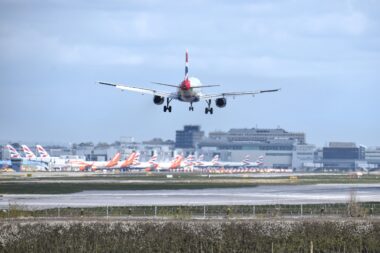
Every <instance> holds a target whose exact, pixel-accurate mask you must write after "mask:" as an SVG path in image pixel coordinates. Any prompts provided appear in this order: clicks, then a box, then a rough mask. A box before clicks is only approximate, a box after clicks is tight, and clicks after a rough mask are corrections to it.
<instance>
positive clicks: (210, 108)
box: [205, 99, 214, 114]
mask: <svg viewBox="0 0 380 253" xmlns="http://www.w3.org/2000/svg"><path fill="white" fill-rule="evenodd" d="M206 103H207V107H206V108H205V113H206V114H208V113H209V112H210V114H213V113H214V109H213V108H212V107H211V99H209V100H206Z"/></svg>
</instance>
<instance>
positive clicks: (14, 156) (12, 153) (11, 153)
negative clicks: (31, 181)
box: [6, 144, 21, 158]
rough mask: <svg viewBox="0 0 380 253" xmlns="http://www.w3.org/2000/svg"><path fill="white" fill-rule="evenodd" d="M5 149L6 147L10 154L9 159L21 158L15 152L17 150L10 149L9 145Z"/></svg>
mask: <svg viewBox="0 0 380 253" xmlns="http://www.w3.org/2000/svg"><path fill="white" fill-rule="evenodd" d="M6 147H7V149H8V151H9V153H10V157H11V158H21V155H20V153H19V152H17V150H16V149H15V148H14V147H12V146H11V145H9V144H8V145H7V146H6Z"/></svg>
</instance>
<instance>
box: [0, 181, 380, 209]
mask: <svg viewBox="0 0 380 253" xmlns="http://www.w3.org/2000/svg"><path fill="white" fill-rule="evenodd" d="M352 192H354V193H355V194H356V199H357V201H360V202H369V201H371V202H374V201H379V202H380V184H316V185H276V186H267V185H265V186H258V187H247V188H223V189H197V190H138V191H83V192H80V193H73V194H56V195H46V194H5V195H3V196H1V197H0V208H8V206H9V204H17V205H20V206H22V207H27V208H30V209H43V208H55V207H91V206H107V205H108V206H152V205H157V206H170V205H267V204H317V203H346V202H348V201H349V199H350V196H351V195H352Z"/></svg>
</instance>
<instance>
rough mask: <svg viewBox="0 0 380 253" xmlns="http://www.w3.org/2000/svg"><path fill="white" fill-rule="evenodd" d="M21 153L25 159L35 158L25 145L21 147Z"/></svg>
mask: <svg viewBox="0 0 380 253" xmlns="http://www.w3.org/2000/svg"><path fill="white" fill-rule="evenodd" d="M21 147H22V151H23V152H24V153H25V157H26V158H29V159H34V158H36V155H35V154H34V153H33V152H32V150H30V148H29V147H28V146H26V145H21Z"/></svg>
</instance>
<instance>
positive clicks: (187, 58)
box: [185, 49, 189, 80]
mask: <svg viewBox="0 0 380 253" xmlns="http://www.w3.org/2000/svg"><path fill="white" fill-rule="evenodd" d="M188 79H189V51H188V50H187V49H186V62H185V80H188Z"/></svg>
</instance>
